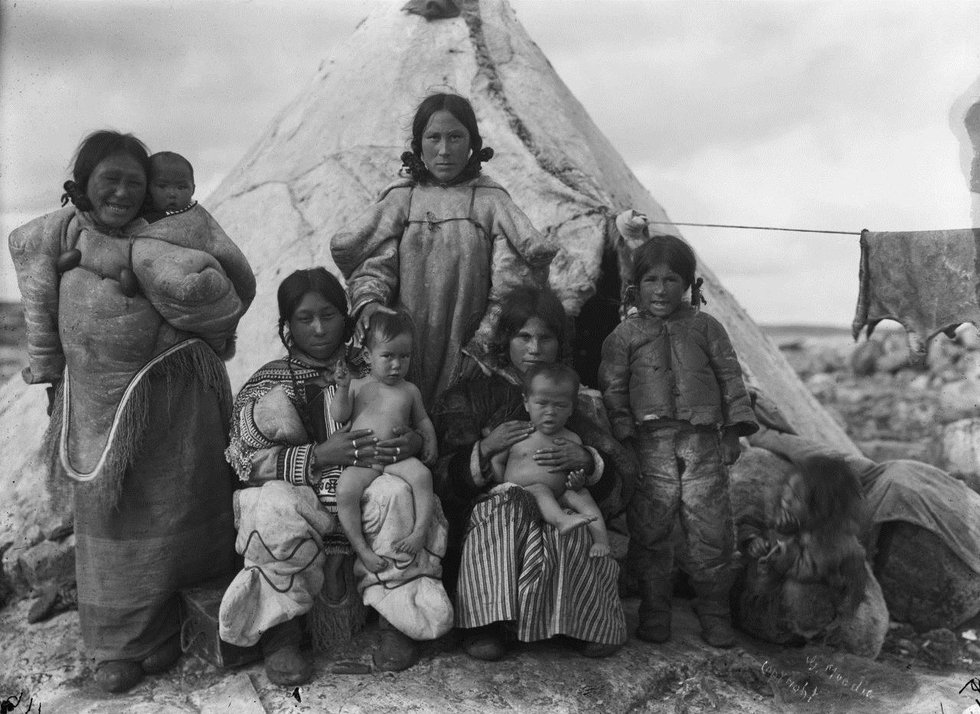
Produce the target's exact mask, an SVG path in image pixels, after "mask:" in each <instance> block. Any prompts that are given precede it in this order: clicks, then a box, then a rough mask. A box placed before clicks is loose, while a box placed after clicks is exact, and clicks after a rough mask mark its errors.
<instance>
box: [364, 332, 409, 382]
mask: <svg viewBox="0 0 980 714" xmlns="http://www.w3.org/2000/svg"><path fill="white" fill-rule="evenodd" d="M364 359H365V361H366V362H367V363H368V366H370V368H371V374H372V375H373V376H374V378H375V379H377V380H378V381H379V382H381V383H383V384H387V385H395V384H398V383H399V382H401V381H402V380H403V379H405V375H406V374H408V366H409V363H410V362H411V361H412V337H411V335H396V336H395V337H393V338H392V339H390V340H378V341H377V342H375V343H374V344H373V345H372V346H371V347H368V348H365V350H364Z"/></svg>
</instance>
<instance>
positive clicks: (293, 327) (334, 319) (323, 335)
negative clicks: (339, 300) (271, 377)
mask: <svg viewBox="0 0 980 714" xmlns="http://www.w3.org/2000/svg"><path fill="white" fill-rule="evenodd" d="M289 334H290V335H291V336H292V338H293V349H294V350H298V351H299V352H303V353H305V354H307V355H309V356H310V357H312V358H314V359H316V360H321V361H322V360H326V359H329V358H330V356H331V355H333V353H334V352H336V350H337V348H338V347H340V345H341V343H342V342H343V341H344V315H343V314H342V313H341V312H340V310H338V309H337V308H336V306H335V305H334V304H333V303H331V302H328V301H327V299H326V298H325V297H323V295H321V294H320V293H315V292H309V293H306V295H304V296H303V299H302V300H300V301H299V304H298V305H297V306H296V309H295V310H293V316H292V317H291V318H289Z"/></svg>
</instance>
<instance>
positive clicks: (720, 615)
mask: <svg viewBox="0 0 980 714" xmlns="http://www.w3.org/2000/svg"><path fill="white" fill-rule="evenodd" d="M695 590H697V593H698V602H697V606H696V607H695V610H696V611H697V614H698V620H700V621H701V639H702V640H704V641H705V642H707V643H708V644H709V645H711V646H712V647H718V648H721V649H727V648H729V647H733V646H734V645H735V630H734V629H732V612H731V607H730V606H729V604H728V588H727V587H724V588H719V587H717V586H715V587H712V588H710V589H707V588H699V587H697V586H695Z"/></svg>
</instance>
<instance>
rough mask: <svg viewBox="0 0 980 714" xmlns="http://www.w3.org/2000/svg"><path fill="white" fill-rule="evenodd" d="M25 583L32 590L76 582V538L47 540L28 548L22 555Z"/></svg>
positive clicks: (22, 571)
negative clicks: (55, 540) (45, 585)
mask: <svg viewBox="0 0 980 714" xmlns="http://www.w3.org/2000/svg"><path fill="white" fill-rule="evenodd" d="M20 567H21V573H22V576H23V578H24V581H25V582H26V583H27V585H28V586H29V587H30V588H31V589H40V588H41V586H42V585H44V584H45V583H68V582H73V581H74V580H75V536H74V535H71V536H68V538H66V539H65V540H63V541H60V542H54V541H50V540H45V541H42V542H40V543H38V544H37V545H35V546H33V547H31V548H27V549H26V550H24V552H23V553H21V555H20Z"/></svg>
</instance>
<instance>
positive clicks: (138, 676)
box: [95, 659, 143, 694]
mask: <svg viewBox="0 0 980 714" xmlns="http://www.w3.org/2000/svg"><path fill="white" fill-rule="evenodd" d="M95 681H96V683H97V684H98V685H99V687H101V688H102V691H104V692H110V693H112V694H119V693H120V692H127V691H129V690H130V689H132V688H133V687H135V686H136V685H137V684H139V683H140V682H142V681H143V668H142V667H140V663H139V662H131V661H129V660H119V659H113V660H107V661H105V662H99V664H98V666H97V667H96V669H95Z"/></svg>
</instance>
